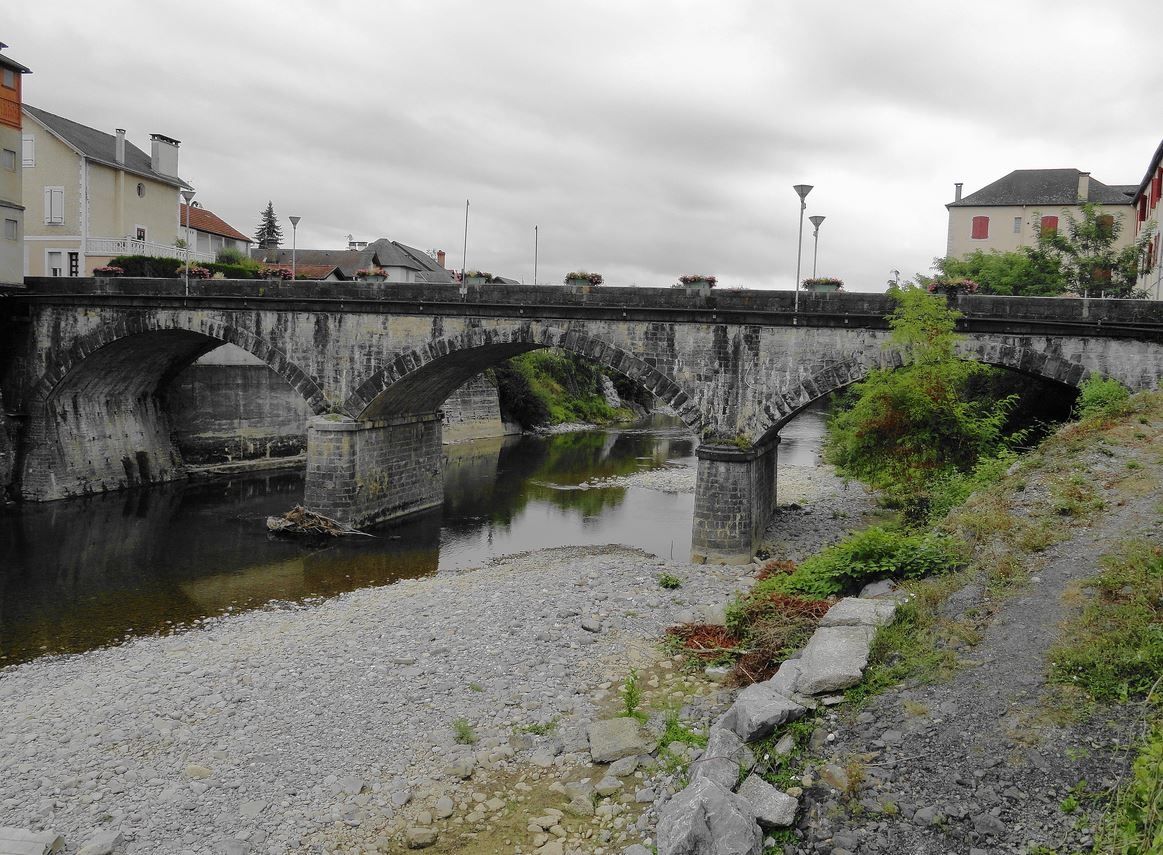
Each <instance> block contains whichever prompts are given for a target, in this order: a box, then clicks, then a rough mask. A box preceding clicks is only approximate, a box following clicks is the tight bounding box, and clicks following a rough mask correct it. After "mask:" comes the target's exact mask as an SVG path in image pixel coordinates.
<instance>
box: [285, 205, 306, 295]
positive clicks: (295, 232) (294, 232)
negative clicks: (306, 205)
mask: <svg viewBox="0 0 1163 855" xmlns="http://www.w3.org/2000/svg"><path fill="white" fill-rule="evenodd" d="M287 219H288V220H290V221H291V281H292V282H294V281H295V245H296V244H297V243H298V242H299V241H298V238H299V220H301V219H303V218H302V217H287Z"/></svg>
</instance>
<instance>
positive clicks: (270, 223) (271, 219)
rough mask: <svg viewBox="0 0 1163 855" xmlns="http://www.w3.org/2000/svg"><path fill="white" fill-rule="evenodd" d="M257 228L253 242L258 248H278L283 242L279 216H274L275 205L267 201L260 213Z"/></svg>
mask: <svg viewBox="0 0 1163 855" xmlns="http://www.w3.org/2000/svg"><path fill="white" fill-rule="evenodd" d="M260 216H261V217H262V220H261V221H260V222H259V225H258V229H257V230H256V231H255V233H254V240H255V243H257V244H258V246H259V249H278V247H279V245H280V244H281V243H282V242H283V230H282V228H281V227H280V226H279V218H278V217H277V216H275V206H274V204H273V203H271V202H269V201H268V202H267V209H266V210H265V211H263V212H262V214H261V215H260Z"/></svg>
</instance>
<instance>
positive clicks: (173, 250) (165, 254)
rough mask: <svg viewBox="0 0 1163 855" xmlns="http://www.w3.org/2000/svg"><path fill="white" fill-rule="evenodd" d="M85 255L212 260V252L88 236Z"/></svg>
mask: <svg viewBox="0 0 1163 855" xmlns="http://www.w3.org/2000/svg"><path fill="white" fill-rule="evenodd" d="M85 254H86V255H108V256H117V255H148V256H150V257H151V258H180V259H182V260H183V261H185V259H186V255H187V254H189V256H190V261H191V262H196V261H213V260H214V257H215V256H214V253H212V252H198V251H197V250H185V249H181V248H180V247H176V246H173V245H172V244H166V243H151V242H150V241H147V240H134V239H132V238H88V239H86V241H85Z"/></svg>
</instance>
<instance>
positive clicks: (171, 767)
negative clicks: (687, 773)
mask: <svg viewBox="0 0 1163 855" xmlns="http://www.w3.org/2000/svg"><path fill="white" fill-rule="evenodd" d="M814 471H815V472H816V473H817V477H818V478H820V479H826V480H827V481H828V482H829V483H830V485H831V486H830V488H829V489H823V488H820V489H819V494H820V495H819V498H818V499H817V500H815V501H814V502H812V503H811V504H810V505H809V504H808V503H807V499H806V498H805V497H804V496H802V495H801V496H795V495H794V494H793V493H792V491H791V490H790V488H789V489H785V491H784V492H783V496H784V499H785V500H795V499H799V500H800V501H803V502H804V507H803V508H798V509H788V510H785V511H784V512H782V513H781V514H780V515H779V518H778V519H777V521H776V524H775V531H777V532H778V534H779V536H780V539H781V540H782V541H784V542H785V544H786V547H787V548H788V550H789V551H790V552H793V553H798V554H803V553H807V552H812V551H815V550H816V549H818V548H819V547H820V546H821V545H822V543H823V542H825V541H830V540H832V539H835V538H836V537H839V536H840V535H842V534H843V532H844V531H845V530H847V529H850V528H853V527H855V526H857V525H858V524H859V520H860V515H861V514H862V513H863V512H864V511H865V510H867V509H868V508H869V506H870V503H869V499H868V497H867V495H866V494H865V493H863V492H862V491H860V490H859V489H857V488H855V487H849V488H847V489H845V488H844V487H843V485H841V484H840V483H839V482H838V481H837V480H836V479H834V478H833V477H832V476H830V475H828V474H827V472H826V471H825V470H814ZM781 476H782V477H784V479H785V480H784V483H785V485H786V484H790V483H791V482H790V480H789V478H790V477H791V476H788V475H786V474H785V473H784V472H783V470H781ZM804 480H805V483H806V482H807V480H808V479H807V478H806V477H805V479H804ZM754 570H755V566H754V565H752V566H750V567H741V568H726V567H711V566H692V565H686V564H681V563H672V562H664V561H661V560H659V559H657V558H654V557H653V556H649V555H646V554H645V553H642V552H640V551H637V550H632V549H627V548H623V547H607V548H596V549H595V548H589V549H578V548H562V549H555V550H545V551H541V552H537V553H531V554H527V555H521V556H512V557H509V558H506V559H504V560H501V561H498V562H496V563H494V564H492V565H489V566H485V567H482V568H479V569H475V570H471V571H468V572H464V573H459V574H450V575H440V576H435V577H429V578H425V579H419V580H410V581H404V582H400V583H397V584H394V585H391V586H387V587H383V588H374V589H365V590H360V591H355V592H352V593H349V594H345V595H343V596H340V597H338V598H335V599H332V600H328V601H325V602H318V603H312V604H307V605H299V606H289V605H288V606H285V607H272V608H269V609H267V610H264V611H257V612H251V613H248V614H242V615H236V616H231V617H226V618H221V619H215V620H209V621H206V622H204V623H203V624H202V625H200V626H198V627H196V628H194V629H192V630H190V631H186V632H183V633H180V634H177V635H173V636H167V637H151V638H141V639H135V640H132V641H130V642H128V643H126V644H125V645H122V646H119V647H115V648H108V649H104V650H96V651H92V652H89V653H85V654H81V655H77V656H66V657H52V658H44V659H40V660H36V661H33V662H29V663H25V664H23V665H18V666H14V667H11V668H7V669H4V670H3V671H0V720H2V721H4V723H5V726H4V728H3V729H2V731H0V826H12V827H18V828H21V829H26V830H31V831H50V832H52V833H55V834H60V835H62V836H63V839H64V841H65V848H64V850H63V851H65V852H69V853H73V852H77V851H78V850H79V849H80V847H81V846H82V845H83V844H85V843H86V842H87V841H89V840H90V838H92V837H93V836H94V835H96V834H98V833H105V834H107V835H109V834H110V833H112V835H114V836H113V837H108V838H107V840H110V839H114V838H115V835H118V834H119V835H120V836H121V841H120V842H119V843H118V844H117V846H116V847H111V848H113V851H117V852H121V851H125V852H133V853H151V855H164V853H198V855H201V853H206V852H221V853H242V852H255V853H267V852H270V853H281V852H345V853H347V852H358V853H375V852H394V851H402V850H404V849H406V848H408V847H431V849H432V851H438V852H466V853H472V852H480V853H485V852H490V853H491V852H522V853H530V852H543V853H563V852H571V851H578V852H586V853H621V852H622V851H624V850H626V849H627V848H628V847H632V846H634V845H638V844H646V845H649V844H650V843H651V842H652V837H653V817H654V816H655V815H656V812H657V809H658V808H660V807H661V806H662V804H663V803H664V802H665V801H666V800H667V799H668V798H669V797H670V795H671V794H672V793H673V792H674V791H677V790H678V789H679V788H680V786H679V781H678V776H679V774H681V773H680V772H679V771H678V770H677V769H674V768H668V767H665V766H660V765H658V752H659V746H658V745H657V744H656V741H657V739H658V738H659V737H660V736H661V735H662V729H663V726H664V724H663V721H664V718H665V717H666V713H667V711H675V712H678V713H679V714H680V715H681V717H682V719H683V721H685V722H688V723H689V724H690V725H691V726H692V727H695V728H700V727H701V728H704V729H705V728H707V727H709V725H710V723H711V722H712V721H713V720H714V719H715V718H716V717H717V716H718V715H719V714H720V713H721V712H722V710H723V709H725V708H726V707H727V706H728V705H729V700H730V699H729V697H719V696H718V693H719V692H720V691H721V689H720V687H719V686H717V685H716V684H713V683H710V682H709V681H708V680H706V678H704V677H702V676H701V675H700V674H693V675H692V674H687V673H683V672H681V671H680V669H679V668H678V662H677V661H676V660H675V659H672V658H670V657H668V656H666V655H664V654H662V653H660V651H659V647H658V644H657V642H658V639H659V637H660V635H661V633H662V630H663V629H664V628H665V627H666V626H668V625H670V624H673V623H675V622H678V621H680V620H685V619H690V618H692V617H699V616H708V615H709V614H710V613H714V612H718V613H720V614H721V611H722V607H723V604H724V603H725V602H726V600H727V598H728V597H729V596H730V595H731V594H732V592H733V591H735V590H739V589H742V588H745V587H746V586H747V585H749V584H750V581H751V577H750V575H749V574H750V573H752V572H754ZM663 574H669V575H670V576H673V577H675V578H676V579H677V580H678V581H679V582H680V584H681V587H680V588H677V589H674V590H668V589H664V588H662V587H661V586H660V584H659V579H660V577H661V576H662V575H663ZM631 670H634V671H635V672H636V674H637V679H638V681H639V682H640V685H641V688H642V692H643V697H642V699H641V709H642V710H643V711H645V712H648V713H650V718H649V722H648V723H647V725H646V727H645V728H644V729H642V730H641V731H639V732H638V733H637V735H636V737H635V740H637V741H635V742H634V743H633V744H632V745H629V746H628V745H627V744H625V743H624V742H622V743H618V742H617V735H616V734H615V735H613V736H612V737H611V738H612V740H613V743H614V747H612V748H610V749H608V750H607V751H606V753H605V754H603V753H602V751H603V749H601V748H599V749H598V751H599V756H600V757H603V758H605V759H612V755H613V754H617V755H621V754H625V756H619V757H618V758H616V759H617V763H615V764H614V767H611V766H608V765H606V764H605V763H602V762H600V761H598V760H596V759H595V757H594V756H593V750H594V744H593V742H592V738H593V737H592V734H591V726H592V725H594V724H595V723H596V722H602V721H606V720H609V719H613V718H616V717H617V713H618V711H619V708H620V707H621V706H622V704H623V701H622V699H621V698H620V697H619V687H620V686H621V685H623V684H624V682H625V681H626V679H627V678H628V676H629V675H630V672H631ZM599 739H600V737H599ZM619 745H620V747H618V746H619ZM662 747H663V748H666V747H667V746H662ZM675 750H676V752H678V753H680V754H681V753H683V752H686V754H687V756H686V760H688V761H689V760H690V759H692V758H693V756H694V755H696V754H697V753H698V750H697V749H694V750H688V749H685V748H684V747H683V746H682V745H679V746H677V747H676V748H675ZM611 752H612V753H611ZM637 851H641V850H637Z"/></svg>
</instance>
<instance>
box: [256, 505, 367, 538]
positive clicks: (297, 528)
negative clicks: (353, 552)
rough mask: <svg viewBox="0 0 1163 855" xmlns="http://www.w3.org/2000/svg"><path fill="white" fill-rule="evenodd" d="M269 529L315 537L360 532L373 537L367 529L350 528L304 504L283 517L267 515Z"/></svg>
mask: <svg viewBox="0 0 1163 855" xmlns="http://www.w3.org/2000/svg"><path fill="white" fill-rule="evenodd" d="M267 530H268V531H272V532H274V533H276V534H297V535H306V536H309V537H310V536H314V537H343V536H344V535H349V534H358V535H362V536H363V537H372V536H373V535H370V534H368V533H367V532H366V531H359V530H358V529H354V528H349V527H348V526H345V525H343V524H342V523H338V522H336V521H335V520H333V519H331V517H325V516H323V514H318V513H315V511H309V510H307V509H306V508H304V507H303V506H302V505H295V507H293V508H291V509H290V510H289V511H287V512H286V513H285V514H283V515H282V516H281V517H267Z"/></svg>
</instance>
